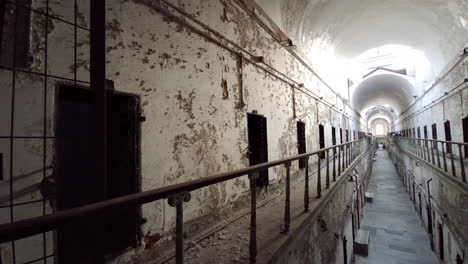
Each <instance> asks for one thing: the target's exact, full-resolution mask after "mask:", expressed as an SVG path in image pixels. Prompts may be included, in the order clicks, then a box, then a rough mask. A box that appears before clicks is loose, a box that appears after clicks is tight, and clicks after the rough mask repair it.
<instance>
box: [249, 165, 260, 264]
mask: <svg viewBox="0 0 468 264" xmlns="http://www.w3.org/2000/svg"><path fill="white" fill-rule="evenodd" d="M257 178H258V172H256V173H254V174H250V175H249V182H250V241H249V260H250V264H253V263H255V262H256V259H257Z"/></svg>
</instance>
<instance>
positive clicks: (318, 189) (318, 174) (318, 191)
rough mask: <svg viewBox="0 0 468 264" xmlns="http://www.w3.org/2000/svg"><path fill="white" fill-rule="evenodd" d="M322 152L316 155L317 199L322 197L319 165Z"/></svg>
mask: <svg viewBox="0 0 468 264" xmlns="http://www.w3.org/2000/svg"><path fill="white" fill-rule="evenodd" d="M321 153H322V152H319V153H318V154H317V198H320V197H322V168H321V167H322V166H321V164H320V155H321Z"/></svg>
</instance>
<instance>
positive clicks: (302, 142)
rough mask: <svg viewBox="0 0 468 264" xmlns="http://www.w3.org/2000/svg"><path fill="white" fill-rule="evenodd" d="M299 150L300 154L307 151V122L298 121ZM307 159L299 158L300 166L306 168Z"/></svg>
mask: <svg viewBox="0 0 468 264" xmlns="http://www.w3.org/2000/svg"><path fill="white" fill-rule="evenodd" d="M297 152H298V153H299V154H303V153H306V136H305V123H304V122H297ZM306 165H307V159H300V160H299V168H301V169H302V168H305V167H306Z"/></svg>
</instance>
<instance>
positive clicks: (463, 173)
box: [457, 144, 466, 182]
mask: <svg viewBox="0 0 468 264" xmlns="http://www.w3.org/2000/svg"><path fill="white" fill-rule="evenodd" d="M457 145H458V153H459V154H460V169H461V179H462V181H463V182H466V173H465V164H464V161H463V152H462V145H461V144H457Z"/></svg>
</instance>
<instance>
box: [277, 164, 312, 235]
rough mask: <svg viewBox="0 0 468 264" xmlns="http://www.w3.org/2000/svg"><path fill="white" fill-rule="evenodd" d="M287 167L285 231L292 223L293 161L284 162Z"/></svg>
mask: <svg viewBox="0 0 468 264" xmlns="http://www.w3.org/2000/svg"><path fill="white" fill-rule="evenodd" d="M319 160H320V157H319ZM284 167H286V197H285V198H286V199H285V200H284V230H283V231H284V232H288V231H289V226H290V224H291V176H290V171H291V163H290V162H287V163H285V164H284Z"/></svg>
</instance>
